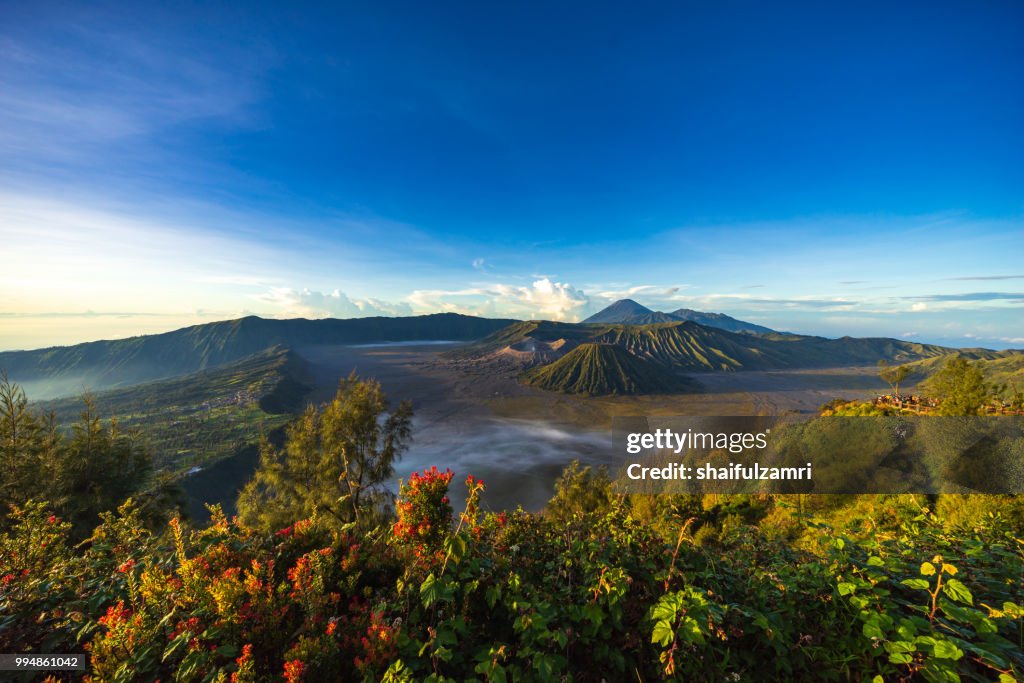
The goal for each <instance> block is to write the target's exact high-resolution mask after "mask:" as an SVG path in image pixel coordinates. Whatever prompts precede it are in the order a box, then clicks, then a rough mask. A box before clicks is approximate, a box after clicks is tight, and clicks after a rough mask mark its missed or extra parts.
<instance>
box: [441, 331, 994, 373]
mask: <svg viewBox="0 0 1024 683" xmlns="http://www.w3.org/2000/svg"><path fill="white" fill-rule="evenodd" d="M587 343H594V344H607V345H612V346H617V347H621V348H623V349H625V350H626V351H629V352H630V353H632V354H633V355H634V356H637V357H638V358H642V359H645V360H652V361H657V362H659V363H662V364H664V365H666V366H671V367H672V368H673V369H674V370H676V371H680V372H707V371H723V370H724V371H734V370H771V369H783V368H817V367H841V366H848V365H868V364H874V363H876V362H877V361H878V359H879V358H882V359H886V360H887V361H892V362H898V363H906V362H909V361H913V360H918V359H922V358H938V357H945V356H948V355H950V354H952V353H954V352H956V349H950V348H946V347H942V346H934V345H930V344H918V343H914V342H905V341H899V340H896V339H855V338H852V337H843V338H842V339H824V338H822V337H804V336H799V335H787V334H778V333H776V334H742V333H733V332H727V331H725V330H720V329H715V328H711V327H705V326H703V325H698V324H696V323H693V322H675V323H665V324H656V325H640V326H637V325H616V324H610V323H599V324H574V323H558V322H551V321H536V320H534V321H527V322H521V323H515V324H513V325H510V326H508V327H507V328H505V329H502V330H499V331H498V332H495V333H494V334H492V335H490V336H488V337H486V338H484V339H482V340H481V341H479V342H477V343H474V344H470V345H467V346H465V347H462V348H460V349H456V350H454V351H452V352H450V353H449V357H451V358H454V359H460V360H467V359H485V358H487V357H489V356H491V355H493V354H495V353H499V352H501V351H502V350H504V349H515V350H532V351H534V352H535V354H536V360H537V362H547V360H548V358H549V356H551V355H552V354H553V355H556V356H560V355H562V354H564V353H567V352H569V351H570V350H571V349H573V348H574V347H576V346H578V345H580V344H587ZM985 353H988V352H980V351H979V352H978V354H980V355H984V354H985ZM993 353H994V352H993Z"/></svg>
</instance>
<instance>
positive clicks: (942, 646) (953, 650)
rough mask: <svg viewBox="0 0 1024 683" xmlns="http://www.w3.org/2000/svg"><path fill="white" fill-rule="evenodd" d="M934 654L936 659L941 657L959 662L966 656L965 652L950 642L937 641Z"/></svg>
mask: <svg viewBox="0 0 1024 683" xmlns="http://www.w3.org/2000/svg"><path fill="white" fill-rule="evenodd" d="M934 653H935V656H936V657H940V658H942V659H952V660H957V659H960V658H961V657H963V656H964V651H963V650H961V649H960V648H958V647H957V646H956V645H954V644H953V643H951V642H949V641H948V640H939V641H936V643H935V647H934Z"/></svg>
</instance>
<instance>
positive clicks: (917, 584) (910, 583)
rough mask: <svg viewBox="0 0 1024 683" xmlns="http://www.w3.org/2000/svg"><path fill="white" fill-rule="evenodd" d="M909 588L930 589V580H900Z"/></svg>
mask: <svg viewBox="0 0 1024 683" xmlns="http://www.w3.org/2000/svg"><path fill="white" fill-rule="evenodd" d="M900 583H902V584H903V585H904V586H906V587H907V588H913V589H915V590H922V591H926V590H928V582H927V581H925V580H924V579H903V580H902V581H900Z"/></svg>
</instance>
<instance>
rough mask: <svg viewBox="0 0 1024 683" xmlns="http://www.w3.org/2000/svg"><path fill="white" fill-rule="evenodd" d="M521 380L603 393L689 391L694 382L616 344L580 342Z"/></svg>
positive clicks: (572, 391)
mask: <svg viewBox="0 0 1024 683" xmlns="http://www.w3.org/2000/svg"><path fill="white" fill-rule="evenodd" d="M522 379H523V381H524V382H526V383H527V384H530V385H532V386H535V387H539V388H541V389H547V390H548V391H561V392H563V393H568V394H586V395H589V396H605V395H608V394H620V395H621V394H671V393H676V392H680V391H687V390H689V391H693V390H694V383H693V382H691V381H688V380H686V379H683V378H681V377H679V376H678V375H675V374H674V373H673V372H672V371H671V370H670V369H669V368H667V367H664V366H662V365H660V364H658V363H653V362H651V361H645V360H642V359H640V358H637V357H636V356H634V355H633V354H632V353H630V352H629V351H626V350H625V349H623V348H622V347H620V346H613V345H611V344H580V345H579V346H577V347H576V348H575V349H573V350H572V351H570V352H569V353H567V354H565V355H564V356H562V357H561V358H559V359H558V360H556V361H555V362H554V363H551V364H549V365H544V366H541V367H539V368H534V369H532V370H528V371H526V372H525V373H524V374H523V377H522Z"/></svg>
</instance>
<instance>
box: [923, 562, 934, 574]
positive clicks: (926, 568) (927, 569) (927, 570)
mask: <svg viewBox="0 0 1024 683" xmlns="http://www.w3.org/2000/svg"><path fill="white" fill-rule="evenodd" d="M934 573H935V565H934V564H932V563H931V562H922V563H921V576H932V575H933V574H934Z"/></svg>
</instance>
